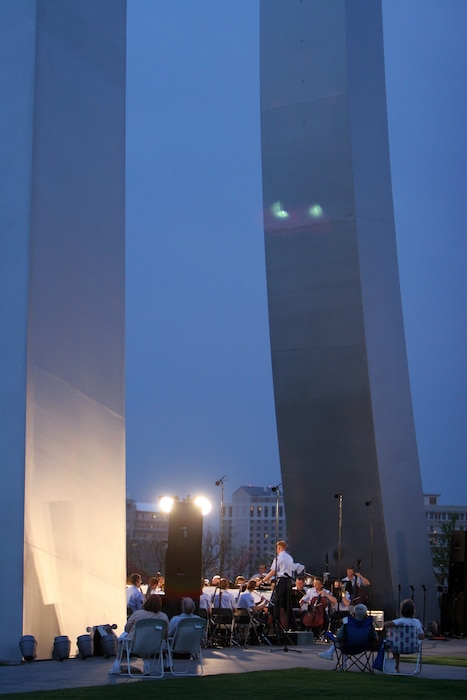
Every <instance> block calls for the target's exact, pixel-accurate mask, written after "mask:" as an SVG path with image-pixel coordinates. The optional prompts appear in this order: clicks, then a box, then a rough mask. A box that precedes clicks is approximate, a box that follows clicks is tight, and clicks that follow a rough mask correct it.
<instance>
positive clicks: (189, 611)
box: [168, 598, 199, 637]
mask: <svg viewBox="0 0 467 700" xmlns="http://www.w3.org/2000/svg"><path fill="white" fill-rule="evenodd" d="M194 612H195V603H194V600H192V599H191V598H182V612H181V614H180V615H174V616H173V617H172V619H171V620H170V622H169V631H168V636H169V637H173V636H174V634H175V630H176V629H177V626H178V623H179V622H180V620H184V619H185V618H187V617H190V618H197V617H199V616H198V615H195V614H194Z"/></svg>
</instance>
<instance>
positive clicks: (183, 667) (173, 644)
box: [167, 616, 206, 676]
mask: <svg viewBox="0 0 467 700" xmlns="http://www.w3.org/2000/svg"><path fill="white" fill-rule="evenodd" d="M205 629H206V620H203V619H202V618H201V617H197V616H193V617H186V618H183V619H182V620H180V622H179V623H178V625H177V628H176V630H175V634H174V636H173V637H169V639H168V640H167V651H168V656H169V668H170V672H171V673H173V674H174V676H201V675H203V660H202V656H201V642H202V640H203V639H204V634H205ZM175 657H178V658H175ZM180 657H184V658H180ZM175 661H176V662H177V663H175ZM193 667H195V670H194V672H192V669H193Z"/></svg>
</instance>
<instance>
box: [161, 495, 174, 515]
mask: <svg viewBox="0 0 467 700" xmlns="http://www.w3.org/2000/svg"><path fill="white" fill-rule="evenodd" d="M174 503H175V498H173V497H172V496H162V498H160V499H159V505H160V508H161V510H162V511H163V512H164V513H170V511H171V510H172V507H173V504H174Z"/></svg>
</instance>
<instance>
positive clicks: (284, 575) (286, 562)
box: [263, 540, 297, 630]
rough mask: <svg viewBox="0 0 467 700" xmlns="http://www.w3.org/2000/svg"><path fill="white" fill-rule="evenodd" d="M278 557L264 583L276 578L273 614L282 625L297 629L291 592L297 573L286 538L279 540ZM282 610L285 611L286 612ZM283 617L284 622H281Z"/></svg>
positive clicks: (277, 546)
mask: <svg viewBox="0 0 467 700" xmlns="http://www.w3.org/2000/svg"><path fill="white" fill-rule="evenodd" d="M276 553H277V554H276V557H275V559H274V560H273V562H272V564H271V568H270V570H269V571H268V573H267V574H266V576H265V577H264V578H263V583H268V581H270V580H271V579H272V578H273V577H275V579H276V585H275V588H274V598H275V605H274V610H273V616H274V619H275V620H276V623H278V624H279V625H280V626H281V627H286V626H287V625H288V628H289V629H291V630H295V629H297V624H296V621H295V615H294V612H293V608H292V606H291V605H290V592H291V590H292V584H293V580H294V574H295V563H294V560H293V559H292V557H291V556H290V554H288V552H287V544H286V543H285V542H284V540H279V542H277V544H276ZM281 611H285V614H284V613H282V616H281ZM281 619H282V621H285V624H284V622H282V624H281Z"/></svg>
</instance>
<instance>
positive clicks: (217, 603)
mask: <svg viewBox="0 0 467 700" xmlns="http://www.w3.org/2000/svg"><path fill="white" fill-rule="evenodd" d="M228 586H229V582H228V580H227V579H226V578H221V580H220V583H219V589H220V590H219V591H218V592H217V593H216V594H215V596H214V599H213V602H212V607H213V610H214V611H215V610H216V608H222V609H223V610H226V609H227V610H232V612H235V610H236V609H237V603H236V601H235V598H234V596H233V595H232V593H230V592H229V591H228V590H227V589H228Z"/></svg>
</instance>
